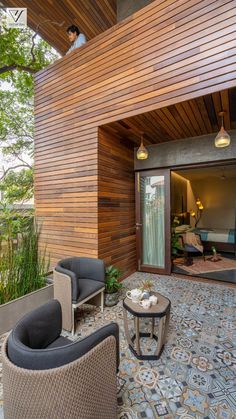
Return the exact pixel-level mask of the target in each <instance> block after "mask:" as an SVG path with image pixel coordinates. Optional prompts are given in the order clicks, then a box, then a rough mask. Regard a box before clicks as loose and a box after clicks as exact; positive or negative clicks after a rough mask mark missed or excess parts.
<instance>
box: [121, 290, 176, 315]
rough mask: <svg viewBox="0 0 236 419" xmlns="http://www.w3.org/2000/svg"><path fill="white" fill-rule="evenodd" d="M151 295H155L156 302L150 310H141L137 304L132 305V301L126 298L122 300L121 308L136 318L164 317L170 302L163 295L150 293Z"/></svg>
mask: <svg viewBox="0 0 236 419" xmlns="http://www.w3.org/2000/svg"><path fill="white" fill-rule="evenodd" d="M152 295H156V296H157V298H158V302H157V304H155V305H151V307H150V308H148V309H146V308H143V307H142V306H141V305H139V304H138V303H133V301H132V300H131V299H130V298H128V297H126V298H125V299H124V300H123V307H124V308H125V309H126V310H127V311H129V312H130V313H131V314H133V315H134V316H136V317H163V316H165V315H166V313H167V312H168V310H169V309H170V305H171V303H170V300H169V299H168V298H166V297H164V295H161V294H159V292H152Z"/></svg>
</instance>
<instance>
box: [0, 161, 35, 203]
mask: <svg viewBox="0 0 236 419" xmlns="http://www.w3.org/2000/svg"><path fill="white" fill-rule="evenodd" d="M1 190H2V191H3V192H4V199H5V200H6V201H7V202H8V203H9V204H13V203H15V202H22V201H24V200H28V199H30V198H31V197H32V196H33V190H34V187H33V170H32V169H22V170H21V171H20V172H14V171H13V170H10V171H9V172H8V173H7V175H6V176H5V178H4V181H3V182H2V184H1Z"/></svg>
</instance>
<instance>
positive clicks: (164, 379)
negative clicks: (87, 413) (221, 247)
mask: <svg viewBox="0 0 236 419" xmlns="http://www.w3.org/2000/svg"><path fill="white" fill-rule="evenodd" d="M147 278H148V279H152V280H153V282H154V284H155V290H156V291H158V292H160V293H162V294H163V295H165V296H166V297H168V298H169V299H170V300H171V303H172V308H171V321H170V327H169V333H168V336H167V343H166V345H165V349H164V351H163V353H162V355H161V358H160V359H159V360H158V361H149V362H148V361H138V360H137V359H136V358H135V357H134V356H133V355H132V354H131V352H130V350H129V349H128V346H127V342H126V339H125V336H124V328H123V314H122V301H120V302H119V304H118V305H117V306H115V307H112V308H106V309H105V311H104V313H103V314H101V313H100V312H99V309H94V308H92V307H91V306H88V305H87V306H84V308H83V309H82V310H80V311H79V312H78V313H77V317H78V320H79V323H78V326H77V332H76V333H77V335H76V336H75V337H74V339H80V338H81V337H84V336H86V335H88V334H90V333H91V332H92V331H93V330H94V329H97V328H98V327H100V326H102V325H104V324H106V323H107V322H110V321H116V322H117V323H118V324H119V326H120V354H121V363H120V372H119V376H118V406H119V413H118V418H120V419H121V418H122V419H131V418H135V419H139V418H140V419H141V418H149V419H151V418H162V419H170V418H173V419H192V418H197V419H201V418H204V419H213V418H217V419H235V418H236V310H235V308H236V290H235V289H233V288H227V287H224V286H222V285H215V284H213V285H212V284H205V283H203V282H194V281H188V280H184V279H179V278H178V279H176V278H174V277H167V276H159V275H153V274H144V273H135V274H133V275H131V276H130V277H129V278H127V279H126V280H125V281H124V285H125V288H124V289H123V295H125V292H126V290H127V289H130V288H134V287H137V286H138V285H139V284H140V283H141V281H142V280H143V279H147ZM147 326H149V325H148V324H147V325H146V324H143V327H147ZM143 345H144V346H145V348H144V349H145V350H146V351H148V350H150V351H152V344H151V342H150V341H148V340H145V343H143ZM1 404H3V400H2V389H1V387H0V418H1ZM22 419H23V418H22ZM32 419H33V418H32ZM94 419H96V418H94Z"/></svg>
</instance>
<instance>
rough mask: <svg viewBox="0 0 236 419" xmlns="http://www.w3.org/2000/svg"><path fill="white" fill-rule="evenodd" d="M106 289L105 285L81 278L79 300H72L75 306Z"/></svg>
mask: <svg viewBox="0 0 236 419" xmlns="http://www.w3.org/2000/svg"><path fill="white" fill-rule="evenodd" d="M102 288H104V283H103V282H100V281H96V280H93V279H87V278H80V279H79V298H78V299H77V300H72V302H73V303H74V304H76V303H79V302H81V301H83V300H84V299H85V298H87V297H88V296H89V295H91V294H93V293H94V292H96V291H99V290H101V289H102Z"/></svg>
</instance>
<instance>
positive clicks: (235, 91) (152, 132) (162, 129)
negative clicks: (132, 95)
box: [106, 88, 236, 145]
mask: <svg viewBox="0 0 236 419" xmlns="http://www.w3.org/2000/svg"><path fill="white" fill-rule="evenodd" d="M221 110H224V111H225V115H224V127H225V129H226V130H227V131H228V130H231V129H236V88H232V89H226V90H223V91H221V92H216V93H212V94H210V95H206V96H201V97H198V98H196V99H192V100H188V101H185V102H181V103H177V104H175V105H171V106H168V107H164V108H161V109H157V110H155V111H151V112H146V113H143V114H141V115H137V116H133V117H131V118H126V119H122V120H121V121H118V122H112V123H110V124H108V125H106V130H107V131H110V132H111V133H113V134H114V135H117V136H118V137H119V138H124V141H125V140H126V141H127V138H128V139H129V140H130V142H131V143H133V144H139V143H140V136H141V134H142V133H144V139H145V144H146V145H148V144H156V143H160V142H164V141H170V140H177V139H180V138H188V137H195V136H199V135H204V134H212V133H214V132H215V133H216V132H218V131H219V128H220V123H221V118H220V117H219V116H218V114H219V112H220V111H221Z"/></svg>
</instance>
